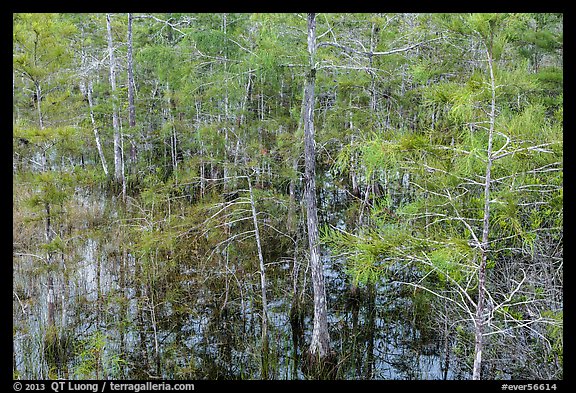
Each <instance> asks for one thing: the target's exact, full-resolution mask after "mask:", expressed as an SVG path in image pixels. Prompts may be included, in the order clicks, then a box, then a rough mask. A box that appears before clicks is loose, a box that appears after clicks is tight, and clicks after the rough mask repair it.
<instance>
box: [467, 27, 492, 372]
mask: <svg viewBox="0 0 576 393" xmlns="http://www.w3.org/2000/svg"><path fill="white" fill-rule="evenodd" d="M492 39H493V37H492V36H491V37H490V42H489V43H488V45H486V55H487V60H488V68H489V71H490V89H491V92H492V100H491V103H490V114H489V121H490V129H489V130H488V148H487V157H488V161H487V163H486V175H485V183H484V216H483V219H482V242H481V245H480V250H481V260H480V269H479V271H478V300H477V303H476V318H475V320H474V367H473V369H472V379H474V380H478V379H480V378H481V369H482V351H483V349H484V342H483V334H484V327H485V324H486V321H485V310H484V308H485V305H484V303H485V291H486V260H487V257H488V235H489V231H490V184H491V183H492V175H491V171H492V162H493V160H494V157H493V156H492V139H493V135H494V123H495V119H496V86H495V81H494V69H493V65H492V61H493V58H492Z"/></svg>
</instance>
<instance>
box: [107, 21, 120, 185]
mask: <svg viewBox="0 0 576 393" xmlns="http://www.w3.org/2000/svg"><path fill="white" fill-rule="evenodd" d="M106 27H107V29H108V54H109V60H110V87H111V89H112V127H113V128H114V178H115V179H116V181H117V182H119V183H120V182H124V173H123V171H122V146H121V143H120V138H121V136H120V121H119V118H118V109H117V105H116V69H115V67H114V46H113V44H112V25H111V23H110V14H106Z"/></svg>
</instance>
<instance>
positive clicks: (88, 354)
mask: <svg viewBox="0 0 576 393" xmlns="http://www.w3.org/2000/svg"><path fill="white" fill-rule="evenodd" d="M108 342H109V339H108V337H107V336H106V335H105V334H104V333H103V332H101V331H96V332H94V333H92V334H91V335H90V336H89V337H88V338H86V339H83V340H78V342H77V344H76V347H75V349H74V351H75V355H76V358H77V362H76V365H75V366H74V375H75V376H76V377H77V378H79V379H105V378H118V377H119V376H120V375H121V370H122V367H124V365H125V363H126V362H125V361H124V360H123V359H122V358H121V357H120V355H119V354H115V353H111V350H110V349H109V348H107V345H106V344H107V343H108Z"/></svg>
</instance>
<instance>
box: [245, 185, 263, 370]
mask: <svg viewBox="0 0 576 393" xmlns="http://www.w3.org/2000/svg"><path fill="white" fill-rule="evenodd" d="M247 179H248V189H249V190H250V206H251V208H252V220H253V221H254V234H255V236H256V246H257V248H258V260H259V262H260V289H261V291H262V379H268V311H267V310H268V301H267V300H266V270H265V268H264V256H263V254H262V245H261V243H260V230H259V229H258V219H257V217H256V205H255V204H254V194H253V192H252V183H251V182H250V178H249V177H247Z"/></svg>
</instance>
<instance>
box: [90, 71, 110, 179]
mask: <svg viewBox="0 0 576 393" xmlns="http://www.w3.org/2000/svg"><path fill="white" fill-rule="evenodd" d="M86 97H87V98H88V106H89V107H90V120H91V121H92V127H93V128H94V139H95V140H96V148H97V149H98V155H99V156H100V162H102V169H103V170H104V174H105V175H106V176H108V164H107V163H106V157H105V156H104V151H103V150H102V144H101V143H100V135H99V133H98V126H96V120H95V119H94V110H93V108H94V102H93V101H92V81H90V82H88V87H87V88H86Z"/></svg>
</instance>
